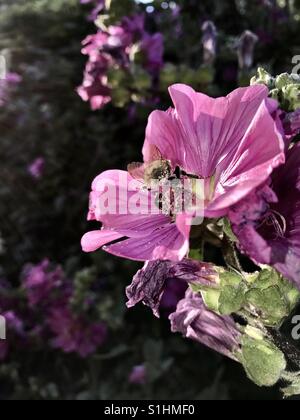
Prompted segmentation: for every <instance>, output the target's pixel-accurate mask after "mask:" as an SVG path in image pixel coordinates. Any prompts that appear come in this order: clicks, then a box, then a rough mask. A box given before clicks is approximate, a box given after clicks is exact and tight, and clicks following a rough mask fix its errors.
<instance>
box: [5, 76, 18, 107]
mask: <svg viewBox="0 0 300 420" xmlns="http://www.w3.org/2000/svg"><path fill="white" fill-rule="evenodd" d="M21 81H22V77H21V76H20V75H19V74H17V73H7V74H6V76H5V78H4V79H0V107H1V106H4V105H5V104H6V103H7V102H8V101H9V97H10V93H11V90H12V89H13V88H14V87H15V86H16V85H18V84H19V83H21Z"/></svg>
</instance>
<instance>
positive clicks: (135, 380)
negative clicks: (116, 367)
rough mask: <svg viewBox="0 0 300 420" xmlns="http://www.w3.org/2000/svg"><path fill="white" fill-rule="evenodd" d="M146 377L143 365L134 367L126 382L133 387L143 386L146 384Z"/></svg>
mask: <svg viewBox="0 0 300 420" xmlns="http://www.w3.org/2000/svg"><path fill="white" fill-rule="evenodd" d="M146 376H147V371H146V366H145V365H138V366H134V368H133V369H132V371H131V373H130V375H129V377H128V382H129V383H131V384H135V385H144V384H145V383H146Z"/></svg>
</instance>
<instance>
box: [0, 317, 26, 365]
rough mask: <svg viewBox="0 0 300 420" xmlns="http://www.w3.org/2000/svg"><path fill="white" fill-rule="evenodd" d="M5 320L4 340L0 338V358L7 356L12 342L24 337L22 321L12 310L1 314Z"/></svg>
mask: <svg viewBox="0 0 300 420" xmlns="http://www.w3.org/2000/svg"><path fill="white" fill-rule="evenodd" d="M1 315H2V316H3V317H4V319H5V321H6V329H7V332H6V340H0V360H4V359H6V358H7V356H8V354H9V351H10V349H11V344H12V342H14V341H16V340H17V339H18V338H24V337H25V331H24V325H23V321H22V320H21V319H20V318H19V317H18V315H17V314H16V313H15V312H14V311H7V312H4V313H2V314H1Z"/></svg>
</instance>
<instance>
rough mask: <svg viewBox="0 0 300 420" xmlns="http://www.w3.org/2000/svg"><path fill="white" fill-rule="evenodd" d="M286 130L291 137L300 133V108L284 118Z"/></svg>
mask: <svg viewBox="0 0 300 420" xmlns="http://www.w3.org/2000/svg"><path fill="white" fill-rule="evenodd" d="M283 126H284V131H285V133H286V135H287V136H289V137H290V138H293V137H295V136H296V135H297V134H299V133H300V109H297V111H295V112H290V113H288V114H286V115H285V118H284V120H283Z"/></svg>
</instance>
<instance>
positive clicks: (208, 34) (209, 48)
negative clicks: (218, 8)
mask: <svg viewBox="0 0 300 420" xmlns="http://www.w3.org/2000/svg"><path fill="white" fill-rule="evenodd" d="M202 31H203V37H202V44H203V50H204V56H203V60H204V63H205V64H212V63H213V62H214V60H215V57H216V51H217V36H218V32H217V29H216V27H215V25H214V23H213V22H211V21H210V20H208V21H206V22H204V23H203V25H202Z"/></svg>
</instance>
